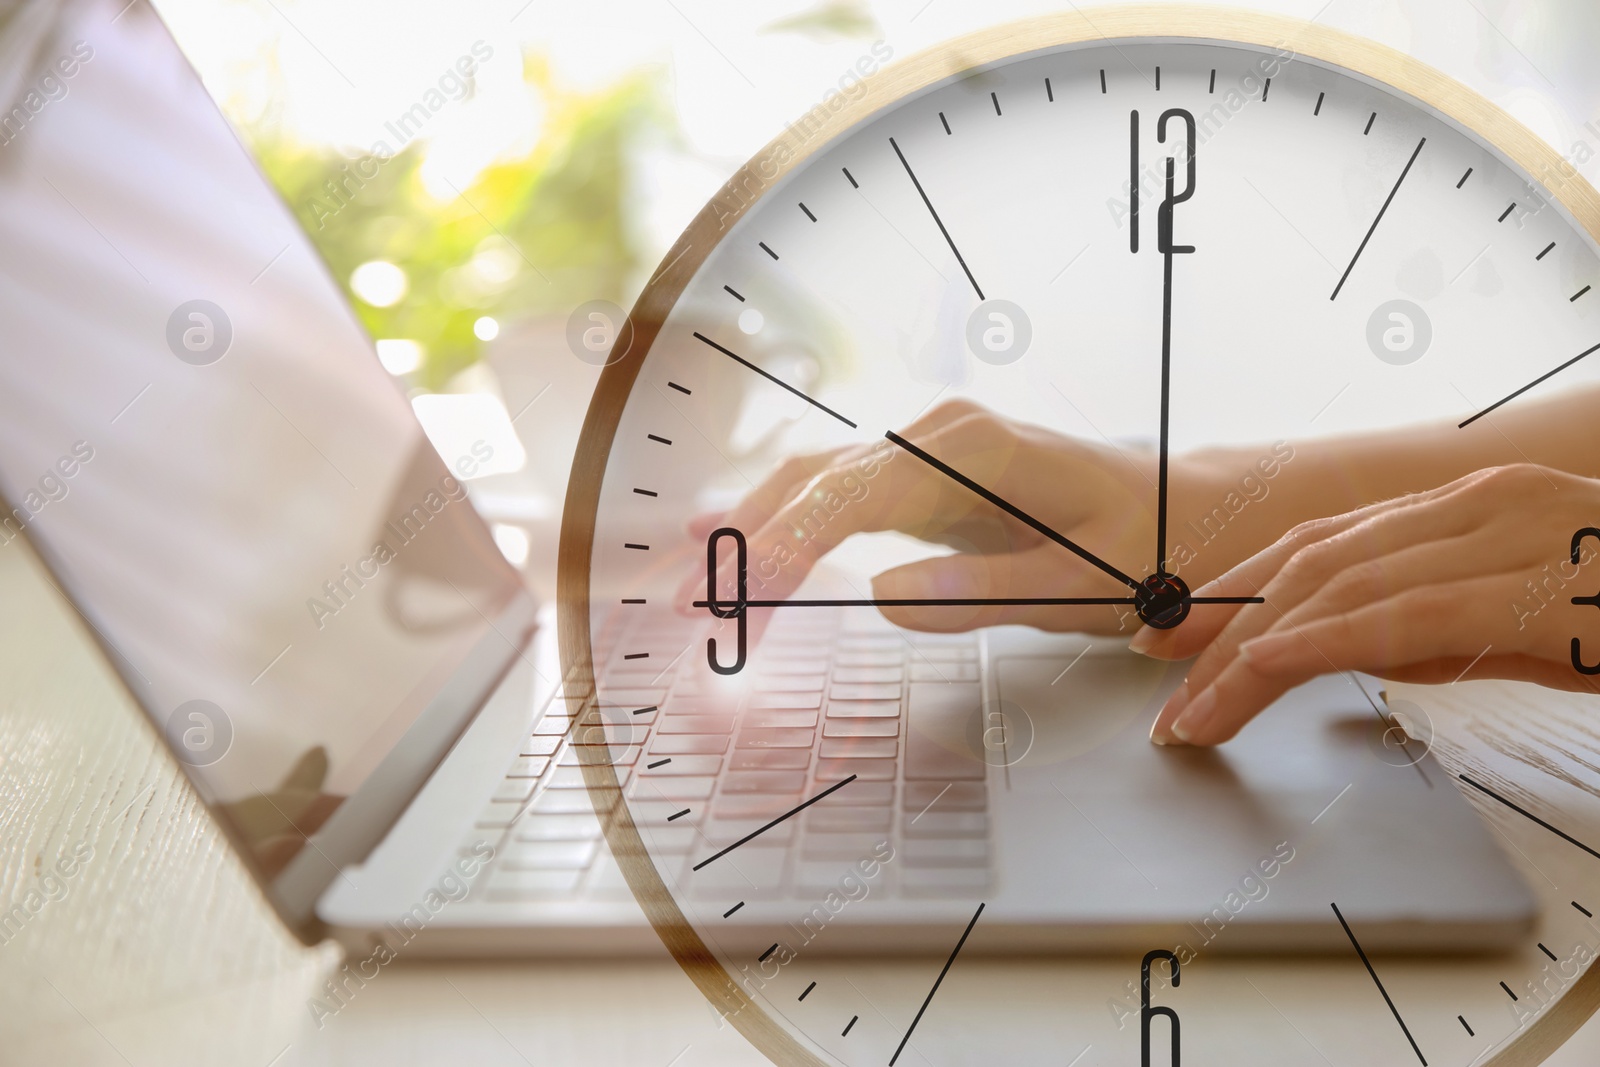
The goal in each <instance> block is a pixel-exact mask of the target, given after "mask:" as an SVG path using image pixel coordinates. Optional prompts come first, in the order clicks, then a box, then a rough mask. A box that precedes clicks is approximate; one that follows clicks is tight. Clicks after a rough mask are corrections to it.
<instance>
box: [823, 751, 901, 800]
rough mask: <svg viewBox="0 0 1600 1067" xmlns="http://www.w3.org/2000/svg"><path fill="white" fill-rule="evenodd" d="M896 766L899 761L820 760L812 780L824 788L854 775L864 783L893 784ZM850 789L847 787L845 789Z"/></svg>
mask: <svg viewBox="0 0 1600 1067" xmlns="http://www.w3.org/2000/svg"><path fill="white" fill-rule="evenodd" d="M896 766H898V761H897V760H892V759H819V760H817V769H816V771H814V772H813V773H812V778H813V779H815V780H816V781H817V782H818V783H820V784H821V785H822V786H824V787H827V786H830V785H832V784H833V783H835V782H840V781H843V780H844V779H846V778H848V777H850V776H851V775H852V774H853V775H855V776H856V778H857V779H858V780H862V781H869V782H892V781H894V772H895V767H896ZM848 788H850V787H849V786H845V789H848ZM841 792H842V791H841Z"/></svg>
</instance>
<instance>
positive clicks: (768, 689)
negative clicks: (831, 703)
mask: <svg viewBox="0 0 1600 1067" xmlns="http://www.w3.org/2000/svg"><path fill="white" fill-rule="evenodd" d="M826 681H827V676H826V675H823V674H820V673H819V674H779V675H770V676H768V677H766V678H759V679H757V680H756V687H757V688H758V689H759V690H760V691H761V692H763V693H820V692H822V687H823V685H824V684H825V683H826Z"/></svg>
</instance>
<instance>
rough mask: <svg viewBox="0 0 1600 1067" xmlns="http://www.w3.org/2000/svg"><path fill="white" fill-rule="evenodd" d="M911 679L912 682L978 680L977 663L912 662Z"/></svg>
mask: <svg viewBox="0 0 1600 1067" xmlns="http://www.w3.org/2000/svg"><path fill="white" fill-rule="evenodd" d="M911 680H912V681H913V682H976V681H977V680H978V665H977V663H949V662H939V661H937V660H936V661H934V662H932V663H915V662H914V663H912V664H911Z"/></svg>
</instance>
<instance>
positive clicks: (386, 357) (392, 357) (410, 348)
mask: <svg viewBox="0 0 1600 1067" xmlns="http://www.w3.org/2000/svg"><path fill="white" fill-rule="evenodd" d="M378 362H379V363H382V364H383V369H384V370H386V371H388V372H389V373H390V374H393V375H396V376H398V375H401V374H410V373H411V372H412V371H414V370H416V369H417V368H418V367H420V366H422V346H421V345H419V344H417V342H415V341H411V340H408V339H406V338H403V337H394V338H388V339H386V340H382V341H379V342H378Z"/></svg>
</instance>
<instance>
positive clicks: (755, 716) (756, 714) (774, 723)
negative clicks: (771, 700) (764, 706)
mask: <svg viewBox="0 0 1600 1067" xmlns="http://www.w3.org/2000/svg"><path fill="white" fill-rule="evenodd" d="M742 725H744V726H749V727H755V728H757V729H764V730H766V729H772V730H793V729H798V728H800V727H808V728H815V727H816V725H817V712H816V711H815V710H810V711H798V710H785V711H767V710H756V711H747V712H745V715H744V720H743V723H742Z"/></svg>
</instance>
